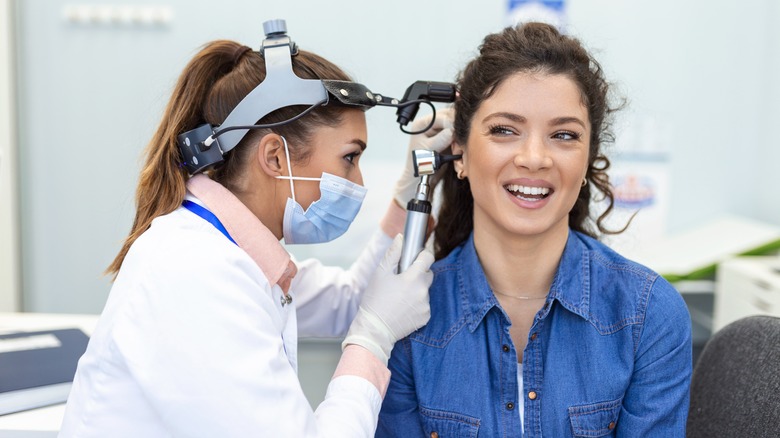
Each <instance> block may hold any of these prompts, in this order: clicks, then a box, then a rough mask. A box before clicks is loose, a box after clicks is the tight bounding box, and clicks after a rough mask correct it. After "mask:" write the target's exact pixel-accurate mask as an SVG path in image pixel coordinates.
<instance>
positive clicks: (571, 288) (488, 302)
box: [458, 230, 590, 332]
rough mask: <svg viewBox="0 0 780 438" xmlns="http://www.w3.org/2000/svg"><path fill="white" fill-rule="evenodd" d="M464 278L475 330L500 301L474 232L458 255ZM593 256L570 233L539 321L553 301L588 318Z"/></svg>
mask: <svg viewBox="0 0 780 438" xmlns="http://www.w3.org/2000/svg"><path fill="white" fill-rule="evenodd" d="M458 263H459V265H460V269H458V272H460V275H461V278H460V279H459V283H460V285H461V288H460V289H461V293H460V296H461V299H462V300H463V308H464V309H466V312H467V313H468V314H469V315H468V316H469V330H470V331H472V332H473V331H474V330H476V328H477V326H478V325H479V323H480V322H481V321H482V319H483V318H484V317H485V315H487V313H488V311H489V310H490V309H491V308H493V307H495V306H498V300H496V297H495V295H493V293H492V292H491V289H490V285H489V284H488V282H487V277H486V276H485V271H484V270H483V269H482V264H481V263H480V261H479V257H478V256H477V250H476V247H475V246H474V233H473V232H472V233H471V235H470V236H469V238H468V240H466V242H465V243H464V245H463V247H462V250H461V253H460V255H459V256H458ZM589 278H590V255H589V252H588V248H587V247H586V246H585V244H584V243H583V242H582V240H581V239H580V236H579V235H578V234H577V233H576V232H574V231H572V230H569V237H568V239H567V240H566V246H565V247H564V250H563V254H562V255H561V260H560V262H559V263H558V269H557V270H556V272H555V277H554V278H553V283H552V286H551V287H550V294H549V296H548V297H547V300H546V302H545V305H544V307H543V308H542V310H541V314H540V315H539V317H540V318H544V317H546V316H547V314H548V313H549V311H550V305H551V303H552V301H553V300H557V301H558V302H559V303H561V305H562V306H563V307H565V308H566V309H568V310H569V311H571V312H573V313H575V314H577V315H579V316H581V317H583V318H585V319H587V318H588V311H589V305H590V282H589Z"/></svg>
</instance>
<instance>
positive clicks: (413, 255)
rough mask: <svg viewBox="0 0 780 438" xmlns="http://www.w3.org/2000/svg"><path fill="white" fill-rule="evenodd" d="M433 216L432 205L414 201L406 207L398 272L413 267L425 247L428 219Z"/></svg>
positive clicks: (417, 200)
mask: <svg viewBox="0 0 780 438" xmlns="http://www.w3.org/2000/svg"><path fill="white" fill-rule="evenodd" d="M430 215H431V203H430V202H428V201H421V200H419V199H412V200H411V201H409V204H407V206H406V224H405V225H404V245H403V249H402V250H401V260H400V261H399V262H398V272H404V271H406V270H407V269H409V266H412V263H414V261H415V259H417V255H418V254H420V252H422V250H423V246H424V245H425V236H426V234H428V218H429V217H430Z"/></svg>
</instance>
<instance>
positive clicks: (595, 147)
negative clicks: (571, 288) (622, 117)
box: [434, 23, 625, 259]
mask: <svg viewBox="0 0 780 438" xmlns="http://www.w3.org/2000/svg"><path fill="white" fill-rule="evenodd" d="M519 72H529V73H544V74H559V75H565V76H567V77H569V78H571V79H572V80H573V81H574V82H575V83H576V84H577V86H578V88H579V89H580V92H581V95H582V102H583V104H584V105H585V106H586V107H587V109H588V117H589V121H590V124H591V128H592V129H591V137H590V152H589V156H588V170H587V173H586V179H587V180H588V182H589V183H590V184H587V185H585V186H584V187H582V189H581V190H580V193H579V196H578V198H577V200H576V201H575V203H574V206H573V207H572V209H571V211H570V212H569V226H570V227H571V228H572V229H573V230H575V231H579V232H582V233H585V234H587V235H589V236H592V237H596V238H597V237H598V235H599V232H600V233H601V234H616V233H620V232H622V231H623V230H625V227H624V228H623V229H621V230H616V231H613V230H609V229H607V228H606V227H605V226H604V220H605V218H606V216H607V215H608V214H609V213H610V211H612V207H613V204H614V195H613V193H612V189H611V187H610V183H609V177H608V175H607V172H606V171H607V169H608V168H609V166H610V162H609V159H607V157H606V156H605V155H604V154H603V153H602V146H603V145H604V144H606V143H610V142H613V141H614V135H613V134H612V131H611V119H612V118H611V116H612V114H613V113H614V112H615V111H617V110H619V109H620V108H622V106H623V103H622V102H621V103H620V104H619V105H615V106H612V105H611V102H610V99H609V92H610V84H609V83H608V82H607V80H606V79H605V77H604V73H603V70H602V68H601V66H600V65H599V63H598V62H597V61H596V60H595V59H594V58H593V57H592V56H591V55H590V54H589V53H588V51H587V50H586V49H585V48H584V47H583V45H582V44H581V43H580V41H579V40H577V39H576V38H573V37H570V36H566V35H563V34H561V33H560V32H559V31H558V30H557V29H556V28H555V27H553V26H551V25H548V24H545V23H526V24H522V25H519V26H517V27H507V28H506V29H504V30H503V31H502V32H499V33H494V34H490V35H488V36H487V37H485V39H484V40H483V42H482V45H481V46H480V48H479V55H478V56H477V57H476V58H474V59H473V60H471V61H470V62H469V63H468V64H467V65H466V68H465V69H463V71H462V72H461V73H460V74H459V75H458V79H457V83H458V91H459V98H458V99H457V100H456V101H455V120H454V136H455V140H456V141H457V142H458V143H460V144H462V145H465V144H466V140H467V139H468V136H469V130H470V128H471V120H472V119H473V117H474V114H475V113H476V112H477V110H478V109H479V107H480V105H481V104H482V102H484V101H485V99H487V98H489V97H490V96H491V95H492V94H493V92H494V91H495V90H496V88H497V87H498V86H499V85H500V84H501V83H502V82H503V81H504V80H506V79H507V78H509V77H510V76H512V75H514V74H516V73H519ZM451 166H452V163H448V164H447V165H445V166H444V167H445V169H444V170H442V174H443V176H442V185H443V187H442V190H441V196H442V199H441V208H440V210H439V215H438V224H437V225H436V231H435V237H434V239H435V240H434V244H435V252H436V258H437V259H441V258H443V257H445V256H446V255H447V254H449V253H450V251H452V250H453V249H454V248H455V247H457V246H458V245H460V244H461V243H462V242H463V241H464V240H466V239H467V238H468V237H469V235H470V234H471V232H472V230H473V229H474V220H473V210H474V198H473V197H472V195H471V188H470V185H469V182H468V179H463V180H460V179H458V178H457V177H456V176H455V172H453V170H452V168H451ZM592 187H595V188H596V190H598V191H599V192H601V193H602V194H603V196H604V198H605V200H606V201H607V208H606V209H605V211H604V212H603V213H602V214H601V215H599V216H598V218H595V220H593V219H592V218H591V217H590V200H591V194H592ZM594 226H595V229H594Z"/></svg>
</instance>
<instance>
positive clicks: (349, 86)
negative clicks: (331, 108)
mask: <svg viewBox="0 0 780 438" xmlns="http://www.w3.org/2000/svg"><path fill="white" fill-rule="evenodd" d="M322 85H324V86H325V89H326V90H328V93H329V94H330V103H331V104H337V105H338V104H340V105H345V106H350V107H357V108H362V109H364V110H367V109H369V108H372V107H374V106H375V105H376V104H377V101H381V100H382V97H381V96H380V95H375V94H374V93H372V92H371V90H369V89H368V87H366V86H365V85H363V84H359V83H357V82H348V81H335V80H323V81H322ZM377 97H378V100H377Z"/></svg>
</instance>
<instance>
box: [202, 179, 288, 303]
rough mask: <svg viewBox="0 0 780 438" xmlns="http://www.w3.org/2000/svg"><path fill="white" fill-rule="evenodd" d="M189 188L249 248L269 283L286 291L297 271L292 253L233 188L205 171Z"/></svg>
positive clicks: (236, 239)
mask: <svg viewBox="0 0 780 438" xmlns="http://www.w3.org/2000/svg"><path fill="white" fill-rule="evenodd" d="M187 190H189V191H190V193H192V194H193V195H195V197H197V198H198V199H199V200H200V201H201V202H203V204H204V205H205V206H206V208H208V209H209V210H210V211H211V212H212V213H214V215H215V216H217V218H219V220H220V222H222V225H224V226H225V229H227V231H228V233H229V234H230V236H231V237H233V239H234V240H235V241H236V243H237V244H238V246H239V248H241V249H243V250H244V251H246V253H247V254H249V256H250V257H251V258H252V260H254V261H255V263H257V266H258V267H260V270H262V271H263V274H265V276H266V278H267V279H268V283H269V284H271V285H273V284H278V285H279V287H280V288H281V289H282V291H284V293H285V295H286V294H287V293H288V292H289V290H290V282H292V279H293V277H295V274H296V273H297V272H298V268H296V266H295V263H293V262H292V260H291V258H290V254H289V253H288V252H287V251H285V249H284V248H283V247H282V245H281V244H280V243H279V240H278V239H277V238H276V237H275V236H274V235H273V234H272V233H271V231H270V230H269V229H268V227H266V226H265V225H263V223H262V222H260V219H258V218H257V216H255V215H254V214H253V213H252V212H251V211H249V209H248V208H247V207H246V206H245V205H244V204H243V203H242V202H241V201H240V200H239V199H238V198H236V197H235V196H234V195H233V193H231V192H230V190H228V189H226V188H225V187H224V186H223V185H221V184H219V183H218V182H216V181H212V180H211V179H210V178H209V177H207V176H206V175H203V174H199V175H195V176H193V177H192V178H190V179H189V181H187Z"/></svg>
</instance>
